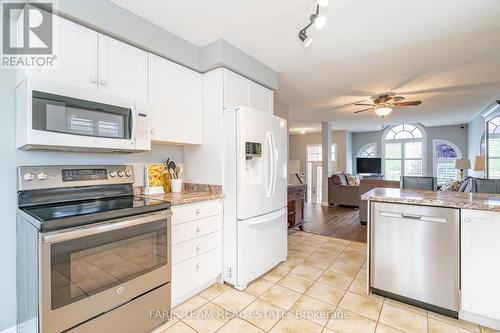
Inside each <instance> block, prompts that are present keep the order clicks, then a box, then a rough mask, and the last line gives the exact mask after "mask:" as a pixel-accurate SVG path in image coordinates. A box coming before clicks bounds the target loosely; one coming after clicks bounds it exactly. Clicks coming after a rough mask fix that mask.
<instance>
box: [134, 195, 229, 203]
mask: <svg viewBox="0 0 500 333" xmlns="http://www.w3.org/2000/svg"><path fill="white" fill-rule="evenodd" d="M142 196H144V197H147V198H153V199H159V200H164V201H169V202H170V203H171V204H172V206H178V205H184V204H188V203H193V202H200V201H207V200H215V199H222V198H224V195H223V194H222V193H213V192H181V193H171V192H170V193H163V194H150V195H148V194H143V195H142Z"/></svg>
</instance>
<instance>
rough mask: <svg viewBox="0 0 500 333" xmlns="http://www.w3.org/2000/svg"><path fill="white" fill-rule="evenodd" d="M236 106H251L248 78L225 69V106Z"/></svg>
mask: <svg viewBox="0 0 500 333" xmlns="http://www.w3.org/2000/svg"><path fill="white" fill-rule="evenodd" d="M235 106H250V105H249V101H248V79H246V78H244V77H243V76H241V75H238V74H236V73H234V72H231V71H229V70H224V108H225V109H227V108H233V107H235Z"/></svg>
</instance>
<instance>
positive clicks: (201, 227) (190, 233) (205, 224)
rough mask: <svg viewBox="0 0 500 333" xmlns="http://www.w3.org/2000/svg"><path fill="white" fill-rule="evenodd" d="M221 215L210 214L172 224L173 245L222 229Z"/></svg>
mask: <svg viewBox="0 0 500 333" xmlns="http://www.w3.org/2000/svg"><path fill="white" fill-rule="evenodd" d="M220 224H221V217H220V216H219V215H217V216H210V217H207V218H204V219H199V220H195V221H191V222H186V223H181V224H177V225H174V226H172V245H175V244H179V243H182V242H185V241H188V240H191V239H194V238H198V237H201V236H204V235H208V234H210V233H212V232H215V231H218V230H219V229H220Z"/></svg>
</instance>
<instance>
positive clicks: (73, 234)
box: [41, 210, 172, 244]
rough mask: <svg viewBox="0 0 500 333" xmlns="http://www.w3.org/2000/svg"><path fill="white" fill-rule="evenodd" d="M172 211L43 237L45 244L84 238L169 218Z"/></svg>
mask: <svg viewBox="0 0 500 333" xmlns="http://www.w3.org/2000/svg"><path fill="white" fill-rule="evenodd" d="M171 215H172V213H171V212H170V210H164V211H161V212H155V213H153V214H148V215H143V216H140V217H135V218H126V219H123V218H122V219H119V220H113V221H109V222H103V223H99V224H98V225H95V226H91V227H90V226H86V227H77V228H73V229H69V230H64V231H54V232H50V233H47V234H42V236H41V239H42V243H44V244H52V243H60V242H64V241H68V240H72V239H76V238H82V237H86V236H91V235H95V234H99V233H103V232H107V231H113V230H118V229H123V228H128V227H133V226H137V225H141V224H145V223H150V222H154V221H158V220H161V219H168V218H169V217H170V216H171Z"/></svg>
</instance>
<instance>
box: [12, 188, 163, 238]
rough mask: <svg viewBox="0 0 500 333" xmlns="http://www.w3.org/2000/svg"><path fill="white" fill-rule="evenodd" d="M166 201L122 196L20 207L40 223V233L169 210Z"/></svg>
mask: <svg viewBox="0 0 500 333" xmlns="http://www.w3.org/2000/svg"><path fill="white" fill-rule="evenodd" d="M169 208H170V203H169V202H167V201H162V200H157V199H150V198H143V197H138V196H133V195H131V196H123V197H114V198H105V199H96V200H82V201H74V202H65V203H57V204H49V205H39V206H32V207H25V208H22V210H23V211H25V212H26V213H27V214H29V215H30V216H32V217H34V218H35V219H37V220H38V221H40V224H41V229H42V231H52V230H58V229H65V228H71V227H76V226H80V225H86V224H90V223H96V222H100V221H104V220H110V219H116V218H120V217H127V216H133V215H139V214H145V213H153V212H155V211H160V210H163V209H169Z"/></svg>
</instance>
